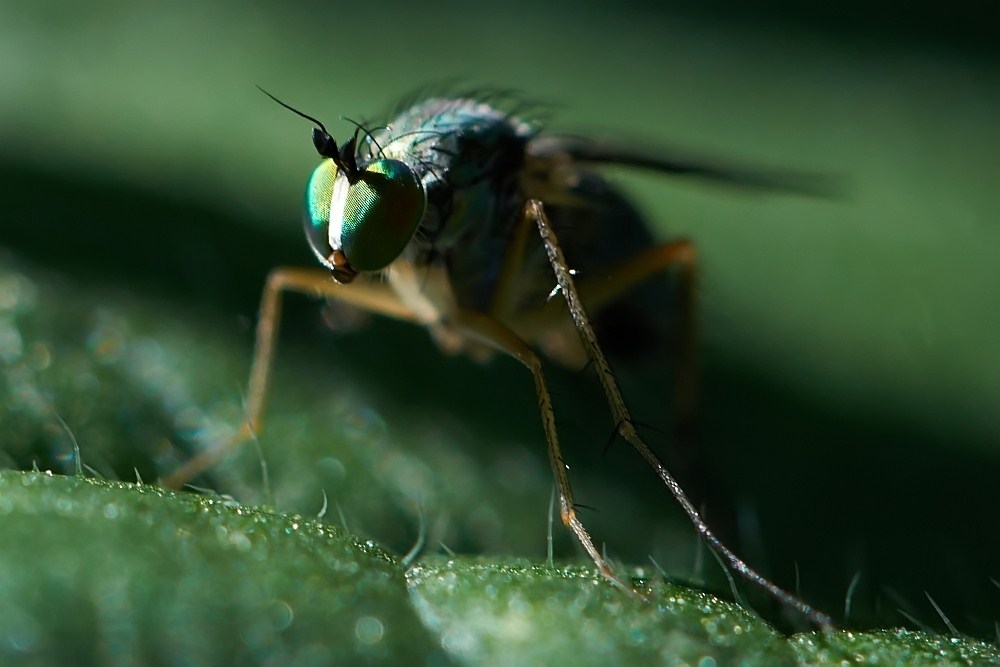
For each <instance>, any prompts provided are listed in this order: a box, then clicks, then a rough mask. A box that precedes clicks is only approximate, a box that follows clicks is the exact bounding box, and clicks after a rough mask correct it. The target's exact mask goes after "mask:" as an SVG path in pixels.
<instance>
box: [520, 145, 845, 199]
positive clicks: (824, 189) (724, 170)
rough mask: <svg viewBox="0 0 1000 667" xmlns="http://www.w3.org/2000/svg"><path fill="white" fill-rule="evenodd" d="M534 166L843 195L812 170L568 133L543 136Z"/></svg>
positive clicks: (531, 149) (533, 149)
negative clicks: (629, 171)
mask: <svg viewBox="0 0 1000 667" xmlns="http://www.w3.org/2000/svg"><path fill="white" fill-rule="evenodd" d="M527 155H528V158H529V162H530V161H531V160H538V161H541V162H548V163H549V167H550V168H551V167H553V166H558V167H561V168H562V169H563V170H569V171H572V169H573V165H574V164H580V165H581V166H582V165H601V164H610V165H621V166H625V167H635V168H637V169H649V170H652V171H658V172H661V173H664V174H673V175H678V176H685V177H690V178H697V179H701V180H704V181H708V182H711V183H717V184H720V185H726V186H731V187H738V188H746V189H749V190H757V191H762V192H767V191H770V192H784V193H789V194H799V195H806V196H811V197H825V198H833V197H837V196H839V195H840V194H841V190H842V187H841V184H840V183H839V182H838V181H837V179H835V178H833V177H831V176H829V175H823V174H814V173H808V172H801V171H794V170H784V169H768V168H758V167H744V166H739V165H734V164H727V163H725V162H722V161H716V160H712V159H705V158H698V157H693V156H683V155H672V154H669V153H660V152H655V151H654V150H651V149H649V148H643V147H639V146H636V145H628V144H625V143H618V142H614V141H602V140H594V139H585V138H582V137H574V136H568V135H552V134H547V135H539V136H537V137H534V138H533V139H531V141H530V142H529V144H528V147H527Z"/></svg>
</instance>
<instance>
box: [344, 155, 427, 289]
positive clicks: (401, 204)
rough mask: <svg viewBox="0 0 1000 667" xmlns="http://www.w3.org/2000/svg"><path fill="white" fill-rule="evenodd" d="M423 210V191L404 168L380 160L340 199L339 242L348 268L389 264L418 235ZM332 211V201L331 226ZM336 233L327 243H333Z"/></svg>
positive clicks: (366, 169) (382, 266) (397, 163)
mask: <svg viewBox="0 0 1000 667" xmlns="http://www.w3.org/2000/svg"><path fill="white" fill-rule="evenodd" d="M342 178H343V177H342ZM337 190H338V192H339V191H340V188H337ZM335 195H336V193H335ZM426 205H427V195H426V194H425V193H424V187H423V185H422V184H421V182H420V179H418V178H417V176H416V174H414V173H413V170H411V169H410V168H409V167H408V166H406V164H405V163H403V162H400V161H399V160H388V159H382V160H376V161H375V162H372V163H371V164H369V165H368V166H366V167H365V168H364V169H363V170H362V171H361V174H360V177H359V178H358V179H357V181H355V182H354V183H353V184H351V185H350V187H349V188H348V189H347V192H346V196H345V197H344V199H343V209H342V217H341V221H342V227H341V230H340V234H339V238H340V245H341V248H342V249H343V251H344V255H345V256H346V257H347V261H348V262H349V263H350V266H351V267H352V268H354V269H355V270H358V271H377V270H378V269H382V268H385V267H386V266H388V265H389V264H391V263H392V262H393V260H395V259H396V258H397V257H399V255H400V253H402V252H403V249H404V248H406V244H408V243H409V242H410V239H411V238H412V237H413V234H414V232H416V231H417V227H418V226H419V225H420V221H421V220H422V219H423V217H424V209H425V208H426ZM336 207H337V203H336V202H334V203H333V206H332V209H334V210H331V217H332V218H333V219H332V220H331V223H332V224H334V225H336V223H337V220H336V218H337V211H336V210H335V209H336ZM335 231H336V230H331V234H330V237H331V238H337V236H338V235H337V234H336V233H335ZM336 249H337V248H334V250H336Z"/></svg>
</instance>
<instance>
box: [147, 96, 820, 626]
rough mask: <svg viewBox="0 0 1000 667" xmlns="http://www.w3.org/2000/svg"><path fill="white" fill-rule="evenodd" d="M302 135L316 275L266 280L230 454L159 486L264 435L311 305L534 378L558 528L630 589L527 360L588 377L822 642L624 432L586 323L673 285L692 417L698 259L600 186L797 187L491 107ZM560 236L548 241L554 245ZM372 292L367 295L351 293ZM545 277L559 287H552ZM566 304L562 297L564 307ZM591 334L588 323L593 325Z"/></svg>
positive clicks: (292, 271)
mask: <svg viewBox="0 0 1000 667" xmlns="http://www.w3.org/2000/svg"><path fill="white" fill-rule="evenodd" d="M265 94H267V95H268V96H269V97H271V98H272V99H274V101H276V102H277V103H278V104H280V105H281V106H283V107H285V108H287V109H289V110H291V111H293V112H294V113H296V114H298V115H299V116H302V117H303V118H305V119H307V120H309V121H311V122H312V123H313V124H314V125H315V127H314V128H313V131H312V140H313V145H314V147H315V148H316V151H317V152H318V153H319V155H320V157H321V158H322V160H321V162H320V164H319V166H318V167H316V169H315V170H314V171H313V173H312V176H311V177H310V179H309V182H308V185H307V187H306V211H305V216H304V222H305V233H306V238H307V240H308V242H309V246H310V248H311V249H312V251H313V254H314V255H315V256H316V259H317V260H318V262H319V264H321V265H322V268H276V269H274V270H272V271H271V273H270V274H269V275H268V278H267V282H266V285H265V287H264V292H263V296H262V299H261V305H260V312H259V319H258V323H257V331H256V346H255V351H254V357H253V364H252V368H251V372H250V381H249V388H248V391H247V402H246V410H247V420H246V422H245V424H244V425H243V427H242V429H241V432H240V433H239V434H238V436H237V437H236V438H234V439H233V440H232V441H229V442H227V443H223V444H221V445H219V446H217V447H215V448H213V449H209V450H206V451H205V452H202V453H201V454H200V455H198V456H196V457H194V458H193V459H191V460H190V461H189V462H188V463H187V464H185V465H184V466H183V467H181V468H180V469H178V470H177V471H176V472H175V473H173V474H172V475H171V476H170V477H169V478H168V479H167V480H166V484H167V485H168V486H175V487H176V486H179V485H181V484H183V483H184V482H186V481H188V480H190V479H192V478H193V477H194V476H196V475H197V474H199V473H200V472H202V471H204V470H205V469H207V468H208V467H209V466H210V465H211V464H212V463H213V462H214V461H216V460H217V459H218V458H219V457H220V456H221V455H222V454H224V453H225V452H226V451H227V450H229V449H231V448H232V447H234V446H235V445H237V444H239V443H240V442H244V441H246V440H247V439H249V438H251V437H252V435H253V434H254V433H256V432H257V431H258V430H259V428H260V425H261V417H262V414H263V408H264V399H265V394H266V390H267V385H268V380H269V376H270V370H271V363H272V358H273V353H274V348H275V343H276V341H277V336H278V325H279V319H280V306H281V297H282V295H283V294H284V293H285V292H299V293H304V294H307V295H312V296H316V295H319V296H322V297H325V298H327V299H332V300H335V301H338V302H341V303H345V304H349V305H351V306H355V307H358V308H361V309H364V310H366V311H369V312H372V313H376V314H379V315H384V316H387V317H392V318H395V319H399V320H405V321H409V322H412V323H414V324H418V325H420V326H423V327H425V328H426V329H428V330H429V332H430V334H431V336H432V337H433V339H434V340H435V341H436V343H437V345H438V346H439V347H440V348H441V350H442V351H444V352H446V353H452V354H454V353H459V352H461V353H465V354H468V355H470V356H472V357H475V358H479V359H481V358H485V357H488V356H489V355H490V354H492V353H495V352H500V353H503V354H507V355H509V356H511V357H514V358H515V359H517V360H518V361H520V362H521V363H522V364H523V365H524V366H525V367H526V368H527V369H528V370H529V371H530V372H531V374H532V377H533V379H534V385H535V393H536V395H537V398H538V407H539V411H540V413H541V421H542V427H543V431H544V434H545V439H546V442H547V446H548V458H549V465H550V467H551V468H552V473H553V475H554V477H555V482H556V487H557V489H558V494H559V513H560V517H561V519H562V522H563V523H564V524H565V525H566V526H567V527H568V528H569V529H570V530H571V531H572V532H573V534H574V535H575V536H576V539H577V540H578V541H579V543H580V545H581V546H582V547H583V549H584V550H585V551H586V552H587V554H588V555H589V556H590V558H591V559H592V560H593V561H594V563H595V564H596V565H597V567H598V569H599V570H600V572H601V574H602V575H603V576H604V577H605V578H606V579H608V580H609V581H610V582H612V583H614V584H615V585H617V586H619V587H620V588H622V589H625V590H627V591H631V588H630V587H629V586H627V585H626V584H625V583H624V582H623V581H622V580H621V579H620V578H619V577H618V576H617V575H616V574H615V573H614V571H613V570H612V568H611V567H610V566H609V565H608V563H607V561H606V560H605V559H604V557H603V556H602V555H601V552H600V551H599V550H598V549H597V547H596V546H595V544H594V541H593V540H592V538H591V536H590V534H589V532H588V531H587V529H586V528H585V527H584V525H583V523H581V521H580V518H579V517H578V516H577V513H576V509H575V507H576V506H575V505H574V502H573V493H572V489H571V487H570V482H569V478H568V476H567V470H568V467H567V465H566V463H565V460H564V458H563V454H562V449H561V447H560V445H559V438H558V434H557V432H556V421H555V415H554V412H553V408H552V401H551V398H550V395H549V390H548V387H547V384H546V380H545V376H544V374H543V372H542V365H541V361H540V358H539V356H538V354H537V353H536V352H535V349H536V348H537V349H540V350H542V351H543V352H544V353H545V354H546V356H548V357H550V358H553V359H555V360H557V361H559V362H562V363H565V364H570V365H574V366H576V367H579V366H580V365H582V364H583V363H584V362H588V363H589V364H590V365H591V367H593V369H594V370H595V372H596V374H597V377H598V379H599V381H600V383H601V386H602V389H603V391H604V395H605V397H606V399H607V402H608V406H609V408H610V411H611V414H612V417H613V420H614V423H615V425H616V430H617V435H618V436H619V437H621V438H623V439H624V440H626V441H628V442H629V443H630V444H631V445H632V446H633V447H634V448H635V450H636V451H637V452H638V453H639V455H640V456H641V457H642V458H643V459H644V460H645V461H646V462H647V463H648V464H649V465H650V466H651V467H652V468H653V470H654V471H655V472H656V474H657V475H658V476H659V477H660V479H661V480H662V481H663V483H664V484H665V485H666V486H667V488H668V489H669V490H670V493H671V494H673V496H674V498H675V499H676V500H677V502H678V503H679V504H680V506H681V507H682V508H683V510H684V512H685V513H686V514H687V515H688V517H689V519H690V520H691V522H692V524H693V525H694V527H695V529H696V530H697V532H698V533H699V535H700V536H701V537H702V539H704V540H705V541H706V542H707V543H708V544H709V546H711V548H712V549H714V550H715V551H716V552H717V553H718V554H719V555H720V556H721V557H722V559H723V560H724V561H725V562H726V563H727V564H728V565H729V567H731V568H732V569H733V570H735V571H736V572H738V573H739V574H740V575H741V576H743V577H744V578H745V579H747V580H748V581H750V582H752V583H753V584H755V585H757V586H758V587H760V588H762V589H763V590H765V591H766V592H768V593H769V594H770V595H771V596H772V597H774V598H775V599H777V600H778V601H779V602H781V603H783V604H785V605H787V606H789V607H791V608H794V609H796V610H797V611H799V612H800V613H802V614H803V615H804V616H805V617H807V618H808V619H809V620H810V621H811V622H812V623H814V624H815V625H817V626H819V627H821V628H823V629H829V628H831V627H832V620H831V619H830V617H829V616H827V615H826V614H824V613H822V612H820V611H818V610H816V609H814V608H813V607H811V606H810V605H808V604H806V603H805V602H803V601H802V600H800V599H799V598H797V597H796V596H794V595H792V594H791V593H788V592H787V591H785V590H784V589H782V588H780V587H778V586H777V585H776V584H774V583H772V582H771V581H770V580H768V579H766V578H765V577H763V576H762V575H760V574H758V573H757V572H756V571H755V570H753V569H752V568H751V567H750V566H749V565H747V564H746V563H744V562H743V560H742V559H740V558H739V557H738V556H737V555H736V554H735V553H733V552H732V551H731V550H730V549H729V548H728V547H726V546H725V545H724V544H723V543H722V542H721V541H720V540H719V539H718V538H717V537H716V536H715V533H714V532H713V531H712V530H711V528H709V526H708V525H707V524H706V523H705V521H704V520H703V519H702V517H701V515H700V514H699V513H698V511H697V510H696V509H695V507H694V505H693V504H692V502H691V501H690V500H689V498H688V496H687V494H686V493H685V492H684V490H683V489H682V488H681V486H680V485H679V484H678V482H677V481H676V480H675V479H674V477H673V475H671V473H670V472H669V471H668V470H667V468H666V467H665V466H664V465H663V464H662V463H661V462H660V460H659V458H658V457H657V456H656V454H655V453H654V452H653V451H652V450H651V449H650V448H649V447H648V446H647V445H646V443H645V442H644V441H643V440H642V438H641V437H640V436H639V434H638V433H637V431H636V429H635V422H634V421H633V419H632V416H631V414H630V412H629V410H628V408H627V407H626V404H625V401H624V399H623V398H622V394H621V391H620V390H619V388H618V384H617V382H616V380H615V377H614V374H613V373H612V371H611V367H610V366H609V364H608V361H607V359H606V357H605V355H604V352H603V351H602V349H601V346H600V344H599V343H598V337H597V334H596V333H595V331H594V326H593V325H592V323H591V319H590V318H589V317H588V312H590V313H595V314H597V315H598V316H600V315H601V313H602V312H605V311H612V310H613V308H612V307H613V306H614V305H615V304H617V303H619V302H621V301H622V300H623V297H624V296H625V295H627V294H629V293H630V292H632V291H633V290H634V289H636V288H637V287H638V286H641V284H642V283H645V282H647V281H648V280H649V279H650V278H652V277H654V276H656V275H658V274H663V273H667V272H670V273H673V274H675V275H676V280H677V290H678V293H679V298H678V301H679V304H680V308H679V319H680V320H681V322H680V324H679V326H677V327H676V328H677V330H678V331H679V333H678V337H679V339H680V348H681V354H680V355H679V365H678V368H677V370H676V375H677V387H678V392H677V394H678V395H677V399H676V401H675V402H676V403H677V406H676V408H675V409H676V410H677V413H678V418H679V419H683V418H684V416H685V415H690V414H691V413H692V412H693V410H694V402H695V397H694V394H695V392H694V387H695V386H696V375H695V370H694V366H693V363H692V361H691V359H692V358H693V356H694V355H693V345H694V329H693V324H692V322H693V301H694V293H695V278H696V274H697V263H696V254H695V250H694V247H693V245H692V244H691V243H690V242H689V241H686V240H675V241H669V242H666V243H662V244H659V245H656V244H654V243H653V241H652V239H651V237H650V235H649V232H648V231H647V230H646V227H645V223H644V221H643V220H642V218H641V216H639V214H638V213H637V212H636V211H635V210H634V209H633V207H632V206H631V205H630V204H629V203H628V202H627V201H626V200H625V198H624V197H623V196H622V195H621V194H620V193H619V192H618V191H617V190H615V189H614V188H613V187H612V186H611V185H610V184H609V183H608V181H606V180H605V179H604V178H603V177H602V176H601V175H600V174H599V173H598V172H597V171H596V170H595V166H599V165H601V164H617V165H624V166H631V167H636V168H644V169H651V170H654V171H658V172H663V173H671V174H681V175H688V176H695V177H701V178H705V179H709V180H712V181H716V182H721V183H727V184H730V185H736V186H746V187H752V188H757V189H778V190H797V191H804V192H812V191H815V190H818V189H820V185H819V184H817V183H813V182H811V181H810V179H808V178H806V177H802V176H795V175H789V174H768V173H764V172H759V171H745V170H740V169H731V168H725V167H720V166H714V165H710V164H703V163H698V162H696V161H685V160H671V159H666V158H661V157H659V156H655V155H652V154H647V153H644V152H643V151H641V150H635V149H633V148H630V147H624V146H620V145H617V144H614V143H600V142H594V141H587V140H583V139H579V138H571V137H564V136H558V135H553V134H544V133H541V132H540V131H539V129H538V128H537V127H536V126H534V125H533V124H531V123H528V122H526V121H523V120H521V119H520V118H518V117H517V116H515V115H513V114H510V113H506V112H504V111H502V110H501V109H500V108H498V107H499V105H497V104H495V103H493V102H490V101H489V100H481V99H475V98H474V97H473V96H468V97H433V98H430V99H427V100H425V101H423V102H419V103H417V104H415V105H413V106H411V107H410V108H408V109H406V110H404V111H403V112H402V113H400V114H399V115H398V116H397V117H396V118H395V119H394V120H392V121H391V122H390V123H389V124H387V125H386V126H385V127H382V128H378V129H375V130H368V129H365V128H364V127H362V126H361V125H359V124H355V125H356V129H355V131H354V134H353V135H352V136H351V137H350V138H349V139H348V140H347V141H346V142H344V143H342V144H338V143H337V142H336V141H335V140H334V139H333V137H332V136H331V135H330V133H329V132H328V131H327V130H326V127H325V126H324V125H323V124H322V123H321V122H320V121H318V120H316V119H315V118H313V117H311V116H308V115H306V114H304V113H302V112H300V111H297V110H296V109H294V108H292V107H290V106H288V105H287V104H285V103H284V102H281V101H280V100H278V99H277V98H274V97H273V96H271V95H270V94H269V93H266V91H265ZM556 229H559V234H560V237H562V238H561V239H559V238H557V237H556V232H555V230H556ZM359 276H375V277H378V278H380V280H356V279H357V278H358V277H359ZM553 277H554V279H555V282H554V286H553ZM559 295H561V298H559ZM598 322H599V320H598Z"/></svg>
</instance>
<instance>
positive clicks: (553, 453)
mask: <svg viewBox="0 0 1000 667" xmlns="http://www.w3.org/2000/svg"><path fill="white" fill-rule="evenodd" d="M454 322H455V325H456V327H457V328H459V329H460V330H461V331H462V332H463V333H465V334H466V335H469V336H472V337H474V338H476V339H478V340H480V341H482V342H483V343H486V344H487V345H489V346H491V347H493V348H495V349H497V350H499V351H500V352H505V353H506V354H508V355H510V356H512V357H514V358H515V359H517V360H518V361H520V362H521V363H522V364H524V366H525V367H526V368H527V369H528V370H529V371H531V375H532V378H533V379H534V381H535V394H536V395H537V396H538V410H539V412H540V413H541V417H542V428H543V429H544V431H545V440H546V441H547V443H548V455H549V466H551V468H552V474H553V476H554V477H555V480H556V487H557V488H558V490H559V516H560V518H562V522H563V524H565V525H566V526H567V527H568V528H569V529H570V530H571V531H573V534H574V535H575V536H576V539H577V541H578V542H579V543H580V545H581V546H582V547H583V548H584V550H585V551H586V552H587V555H588V556H590V558H591V560H593V561H594V563H595V564H596V565H597V567H598V569H600V572H601V575H602V576H603V577H604V578H605V579H607V580H609V581H610V582H612V583H613V584H615V585H616V586H618V587H619V588H622V589H623V590H626V591H628V592H632V590H631V589H630V588H629V587H628V586H627V585H626V584H625V583H624V582H623V581H622V580H621V579H619V578H618V576H617V575H616V574H615V573H614V571H613V570H612V569H611V566H610V565H608V563H607V561H605V560H604V557H603V556H601V553H600V551H598V550H597V547H596V546H595V545H594V541H593V540H592V539H591V537H590V533H588V532H587V529H586V528H584V526H583V523H581V522H580V518H579V517H578V516H577V515H576V509H575V507H574V505H573V490H572V489H571V488H570V483H569V476H568V475H567V473H566V470H567V466H566V461H565V459H563V455H562V449H561V448H560V447H559V436H558V434H557V433H556V420H555V412H554V411H553V409H552V397H551V396H550V395H549V390H548V387H547V386H546V383H545V376H544V375H543V374H542V365H541V361H540V360H539V358H538V355H537V354H535V353H534V352H533V351H532V349H531V348H530V347H529V346H528V344H527V343H525V342H524V340H522V339H521V337H520V336H518V335H517V334H516V333H514V332H513V331H512V330H511V329H509V328H508V327H507V326H506V325H504V324H503V323H502V322H500V321H499V320H497V319H495V318H493V317H490V316H489V315H484V314H482V313H477V312H473V311H468V310H460V311H458V312H457V313H455V315H454Z"/></svg>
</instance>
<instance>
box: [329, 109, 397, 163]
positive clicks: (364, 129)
mask: <svg viewBox="0 0 1000 667" xmlns="http://www.w3.org/2000/svg"><path fill="white" fill-rule="evenodd" d="M340 119H341V120H346V121H347V122H348V123H350V124H351V125H353V126H354V127H356V128H357V129H359V130H361V131H362V132H364V133H365V136H366V137H367V138H368V140H369V141H370V142H372V143H373V144H375V147H376V148H377V149H378V154H379V156H380V157H385V151H383V150H382V144H380V143H379V142H378V141H377V140H376V139H375V136H374V135H373V134H372V132H374V131H375V130H385V129H388V126H387V125H380V126H379V127H374V128H372V129H368V128H367V127H365V126H364V125H362V124H361V123H359V122H358V121H356V120H354V119H353V118H348V117H347V116H341V117H340Z"/></svg>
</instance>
